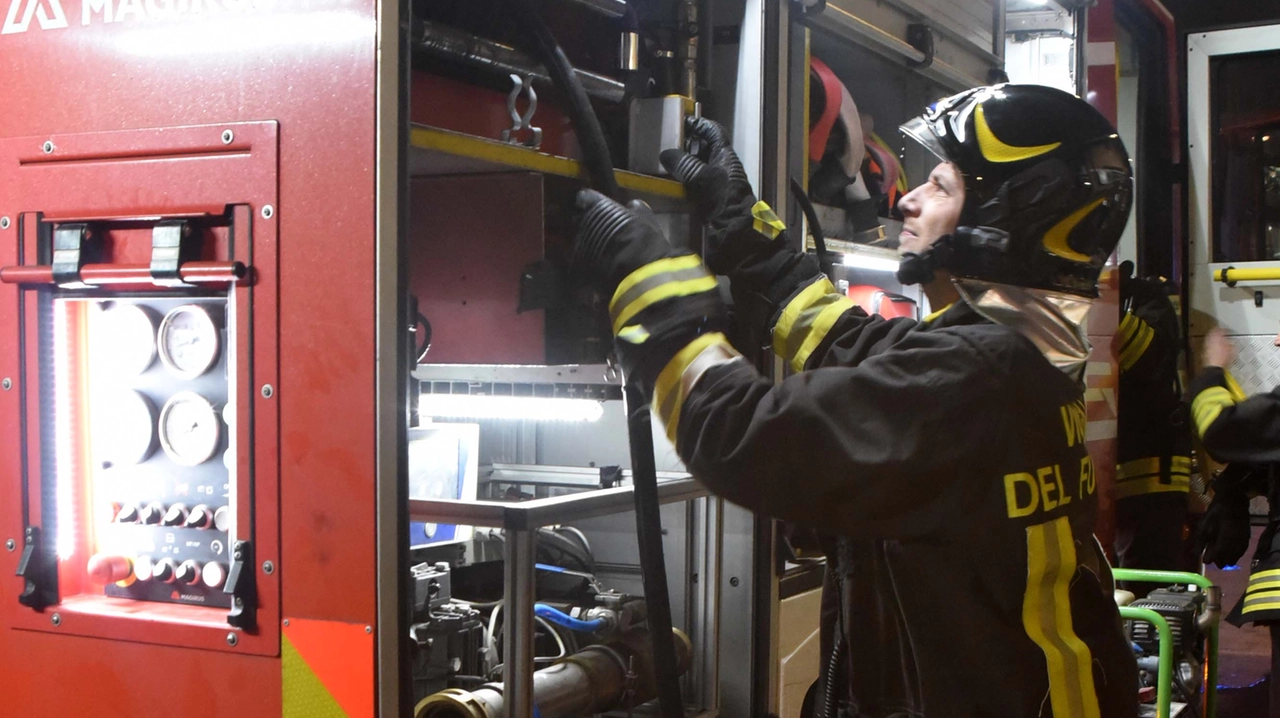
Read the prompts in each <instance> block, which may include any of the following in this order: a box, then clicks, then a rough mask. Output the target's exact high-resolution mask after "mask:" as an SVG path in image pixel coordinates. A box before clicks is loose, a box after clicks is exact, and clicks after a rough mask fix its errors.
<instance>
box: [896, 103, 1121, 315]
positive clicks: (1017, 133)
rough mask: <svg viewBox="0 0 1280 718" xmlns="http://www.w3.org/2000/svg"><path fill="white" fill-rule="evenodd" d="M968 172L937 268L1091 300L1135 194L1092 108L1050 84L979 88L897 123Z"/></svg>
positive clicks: (1111, 135) (1115, 140) (1107, 128)
mask: <svg viewBox="0 0 1280 718" xmlns="http://www.w3.org/2000/svg"><path fill="white" fill-rule="evenodd" d="M901 130H902V132H903V133H905V134H906V135H908V136H910V137H911V138H913V139H915V140H916V141H917V142H919V143H920V144H922V145H924V146H925V147H926V148H927V149H929V150H930V151H931V152H933V153H934V154H936V155H937V156H938V157H940V158H942V159H943V160H944V161H947V162H952V163H954V164H955V165H956V166H957V167H959V169H960V172H961V173H962V174H963V175H964V182H965V203H964V209H963V211H962V213H961V215H960V228H959V229H957V231H956V233H955V234H954V235H953V236H952V237H951V238H950V240H946V239H944V240H940V241H939V244H940V245H942V246H937V245H935V248H934V254H935V257H934V259H933V263H934V264H935V265H936V266H940V267H944V268H946V269H947V270H948V271H950V272H951V273H952V274H953V275H954V276H957V277H968V278H973V279H983V280H987V281H991V282H999V283H1001V284H1014V285H1018V286H1023V287H1030V288H1033V289H1051V290H1056V291H1062V292H1070V293H1072V294H1078V295H1083V296H1088V297H1096V296H1097V294H1098V290H1097V282H1098V275H1099V273H1100V272H1101V271H1102V266H1103V264H1104V263H1105V262H1106V261H1107V257H1109V256H1110V255H1111V252H1112V250H1114V249H1115V246H1116V244H1117V243H1118V242H1119V241H1120V233H1121V232H1122V231H1124V226H1125V222H1126V221H1128V218H1129V206H1130V204H1131V202H1132V198H1133V181H1132V178H1133V173H1132V170H1131V169H1130V167H1129V155H1128V153H1126V152H1125V149H1124V144H1123V143H1122V142H1121V141H1120V137H1119V135H1117V134H1116V131H1115V129H1114V128H1113V127H1112V126H1111V124H1110V123H1109V122H1107V120H1106V119H1105V118H1103V116H1102V115H1101V114H1099V113H1098V111H1097V110H1095V109H1094V108H1093V107H1092V106H1090V105H1089V103H1087V102H1085V101H1084V100H1082V99H1080V98H1078V97H1076V96H1074V95H1071V94H1068V93H1066V92H1063V91H1061V90H1056V89H1053V88H1051V87H1045V86H1042V85H994V86H991V87H978V88H974V89H972V90H968V91H966V92H962V93H960V94H958V95H953V96H951V97H948V98H946V99H944V100H939V101H938V102H936V103H934V104H933V106H931V107H930V108H929V110H928V111H927V112H925V114H923V115H921V116H920V117H917V118H915V119H914V120H911V121H910V122H908V123H906V124H905V125H903V126H902V127H901Z"/></svg>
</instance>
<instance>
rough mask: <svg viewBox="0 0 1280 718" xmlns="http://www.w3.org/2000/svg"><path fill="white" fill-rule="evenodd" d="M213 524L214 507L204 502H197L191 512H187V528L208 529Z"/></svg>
mask: <svg viewBox="0 0 1280 718" xmlns="http://www.w3.org/2000/svg"><path fill="white" fill-rule="evenodd" d="M212 525H213V509H211V508H209V507H208V506H205V505H204V504H197V505H196V507H195V508H193V509H191V513H189V514H187V528H189V529H207V528H209V527H210V526H212Z"/></svg>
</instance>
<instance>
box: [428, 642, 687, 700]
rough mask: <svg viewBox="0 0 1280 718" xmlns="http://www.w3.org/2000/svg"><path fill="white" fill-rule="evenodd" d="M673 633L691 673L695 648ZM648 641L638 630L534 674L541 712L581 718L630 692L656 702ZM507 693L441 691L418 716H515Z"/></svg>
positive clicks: (494, 688)
mask: <svg viewBox="0 0 1280 718" xmlns="http://www.w3.org/2000/svg"><path fill="white" fill-rule="evenodd" d="M673 637H674V638H675V644H676V661H677V663H678V665H677V669H678V671H679V672H680V673H685V672H686V671H688V670H689V665H690V664H691V663H692V655H693V647H692V645H691V644H690V642H689V638H688V637H687V636H685V635H684V634H683V633H681V632H679V631H674V632H673ZM648 644H649V640H648V636H647V635H646V634H645V632H643V631H637V632H633V633H631V634H628V636H626V637H624V638H623V639H622V640H621V641H620V642H617V643H611V644H608V645H597V646H588V647H587V648H585V649H583V650H582V651H579V652H578V653H575V654H573V655H572V656H569V657H568V658H566V659H564V660H562V661H560V662H559V663H556V664H555V665H553V666H551V667H549V668H544V669H542V670H540V671H538V672H537V673H535V674H533V696H534V703H535V704H536V705H537V706H538V713H537V715H539V716H541V718H581V717H582V716H589V715H594V714H597V713H603V712H605V711H609V710H612V709H614V708H622V707H625V706H622V705H621V703H622V702H623V701H624V700H626V698H627V693H628V691H629V690H630V691H631V692H632V695H631V702H632V703H633V704H637V705H638V704H641V703H645V702H647V701H650V700H653V698H654V695H655V694H656V692H657V687H656V685H655V683H654V668H655V666H654V660H653V654H652V653H651V652H650V651H649V650H648V648H647V646H648ZM505 695H506V694H505V690H504V689H503V688H502V687H501V686H499V685H497V684H493V683H490V684H486V685H484V686H482V687H480V688H478V689H476V690H474V691H464V690H458V689H449V690H445V691H441V692H440V693H436V694H434V695H430V696H427V697H426V698H425V699H423V700H422V702H420V703H418V706H417V708H416V709H415V710H414V718H500V716H504V715H511V713H510V712H509V711H506V708H507V706H506V701H505V700H504V698H505ZM504 711H506V712H504ZM523 715H525V716H528V715H532V714H530V713H525V714H523Z"/></svg>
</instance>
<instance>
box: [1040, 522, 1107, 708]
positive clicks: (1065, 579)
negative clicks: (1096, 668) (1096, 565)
mask: <svg viewBox="0 0 1280 718" xmlns="http://www.w3.org/2000/svg"><path fill="white" fill-rule="evenodd" d="M1075 572H1076V546H1075V539H1074V537H1073V536H1072V533H1071V524H1070V522H1069V521H1068V519H1067V517H1066V516H1063V517H1061V518H1058V519H1055V520H1053V521H1050V522H1048V523H1043V524H1038V525H1035V526H1028V527H1027V591H1026V593H1025V594H1024V595H1023V600H1022V625H1023V627H1024V628H1025V629H1026V631H1027V635H1028V636H1029V637H1030V638H1031V640H1032V641H1034V642H1035V644H1036V645H1037V646H1039V647H1040V650H1042V651H1044V657H1045V662H1046V664H1047V666H1048V671H1049V702H1050V704H1051V705H1052V707H1053V714H1054V715H1055V716H1073V718H1100V711H1099V709H1098V694H1097V691H1096V690H1095V687H1094V683H1093V656H1092V653H1091V652H1090V651H1089V647H1088V646H1087V645H1085V643H1084V641H1082V640H1080V637H1079V636H1077V635H1076V634H1075V629H1074V628H1073V626H1072V621H1071V596H1070V588H1071V578H1072V577H1073V576H1074V575H1075Z"/></svg>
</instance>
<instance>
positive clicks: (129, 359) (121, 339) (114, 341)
mask: <svg viewBox="0 0 1280 718" xmlns="http://www.w3.org/2000/svg"><path fill="white" fill-rule="evenodd" d="M101 327H102V329H103V332H102V344H103V345H105V349H106V351H107V352H108V356H109V357H110V361H109V364H108V366H110V367H112V368H113V369H114V370H115V371H116V372H117V374H118V375H120V376H137V375H139V374H141V373H142V372H144V371H146V370H147V369H149V368H151V364H152V363H153V362H154V361H155V360H156V322H155V319H154V318H153V317H152V315H151V312H149V311H148V310H147V309H145V308H143V307H140V306H138V305H137V304H126V303H123V302H116V303H114V304H113V305H111V307H110V308H109V309H107V310H105V311H104V312H103V313H102V323H101Z"/></svg>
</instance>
